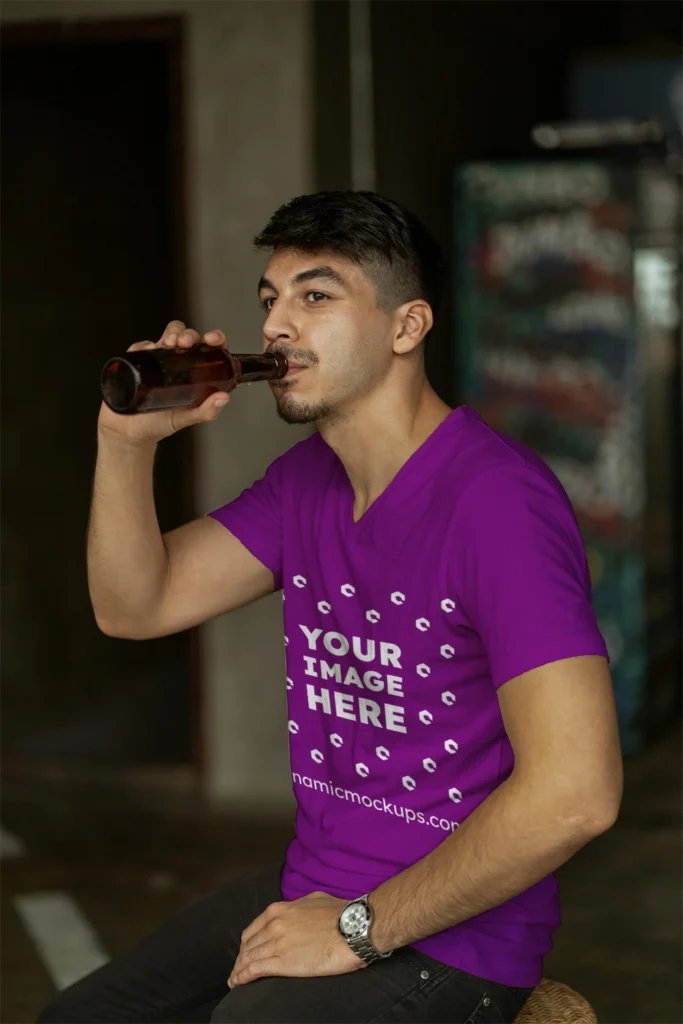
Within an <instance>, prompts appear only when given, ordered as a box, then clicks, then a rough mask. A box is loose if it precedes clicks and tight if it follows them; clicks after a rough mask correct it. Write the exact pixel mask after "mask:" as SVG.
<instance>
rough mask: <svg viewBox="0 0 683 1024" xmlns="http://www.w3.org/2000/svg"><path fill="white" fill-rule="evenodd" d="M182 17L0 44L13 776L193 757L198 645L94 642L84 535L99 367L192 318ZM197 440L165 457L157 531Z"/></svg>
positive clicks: (166, 447)
mask: <svg viewBox="0 0 683 1024" xmlns="http://www.w3.org/2000/svg"><path fill="white" fill-rule="evenodd" d="M182 41H183V22H182V19H181V18H164V19H156V20H155V19H149V20H138V21H132V22H126V21H122V20H119V21H116V22H110V23H106V22H102V23H83V22H81V23H75V24H74V23H69V24H66V23H64V24H62V23H51V24H43V25H14V26H4V27H3V37H2V69H1V81H2V118H1V121H2V124H1V132H2V147H3V163H4V168H3V175H2V211H3V216H2V228H1V231H2V236H1V242H2V255H3V258H2V322H3V323H2V326H3V348H2V370H3V373H2V385H1V386H2V486H3V497H4V501H3V507H2V547H3V551H2V587H3V606H4V608H3V611H4V614H3V617H2V652H3V665H2V671H3V681H2V700H3V711H2V748H3V758H4V759H5V760H6V761H9V762H12V763H17V762H19V763H37V762H41V761H45V760H46V761H49V762H58V763H65V762H72V763H73V762H81V761H85V762H92V761H95V762H99V763H106V764H109V765H113V766H125V767H130V766H137V765H150V764H154V765H183V764H188V763H192V762H193V761H194V759H195V753H196V742H195V731H196V730H195V724H196V722H197V720H198V716H197V712H196V703H197V702H196V699H195V698H196V692H197V675H198V666H197V642H196V635H195V633H194V632H185V633H180V634H178V635H176V636H171V637H165V638H162V639H158V640H149V641H146V642H144V643H140V642H135V641H126V640H118V639H114V638H111V637H107V636H104V634H102V633H101V632H100V631H99V629H98V627H97V625H96V623H95V621H94V616H93V613H92V609H91V606H90V600H89V596H88V589H87V578H86V562H85V532H86V525H87V519H88V510H89V502H90V492H91V485H92V475H93V470H94V465H95V456H96V421H97V413H98V409H99V405H100V393H99V371H100V367H101V366H102V364H103V362H104V360H105V359H106V358H107V357H109V356H110V355H113V354H114V353H116V352H120V351H122V350H124V349H126V348H127V347H128V346H129V345H131V344H132V343H133V342H134V341H139V340H142V339H145V338H152V339H156V338H158V337H159V335H160V334H161V332H162V330H163V327H164V326H165V324H166V323H167V321H169V320H171V319H176V318H179V319H183V320H185V321H186V322H189V320H190V314H189V310H188V301H187V286H186V272H185V261H184V254H185V251H186V239H185V232H184V216H183V203H184V195H183V193H184V187H183V145H182V95H181V91H182V82H181V77H182ZM191 442H192V438H191V435H190V432H188V431H185V432H182V433H181V434H179V435H178V436H176V437H173V438H169V439H167V440H166V441H164V442H163V444H162V445H160V448H159V455H158V461H157V467H156V477H155V479H156V487H155V491H156V498H157V512H158V516H159V521H160V526H161V529H162V532H163V531H166V530H169V529H173V528H174V527H176V526H179V525H180V524H181V523H183V522H186V521H187V520H188V519H190V518H192V517H193V515H194V508H193V490H194V488H193V458H192V445H191Z"/></svg>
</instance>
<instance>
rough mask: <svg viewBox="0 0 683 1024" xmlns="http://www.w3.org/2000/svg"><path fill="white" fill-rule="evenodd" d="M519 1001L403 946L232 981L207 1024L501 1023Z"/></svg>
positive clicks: (521, 997) (507, 992)
mask: <svg viewBox="0 0 683 1024" xmlns="http://www.w3.org/2000/svg"><path fill="white" fill-rule="evenodd" d="M524 999H525V996H524V995H523V994H520V995H518V996H515V994H514V990H509V989H505V988H504V987H503V986H501V985H496V984H495V983H491V982H487V981H485V980H484V979H482V978H475V977H474V976H473V975H470V974H466V973H465V972H464V971H459V970H457V969H456V968H454V967H448V966H446V965H445V964H442V963H440V962H439V961H438V960H434V959H432V957H428V956H426V955H425V954H424V953H419V952H418V951H417V950H413V949H410V948H409V947H404V948H403V949H399V950H396V952H395V953H394V954H393V956H391V957H389V958H388V959H387V960H380V961H377V962H375V963H374V964H370V965H369V966H368V967H364V968H363V969H362V970H360V971H354V972H353V973H351V974H340V975H336V976H333V977H323V978H259V979H258V980H257V981H252V982H249V984H247V985H238V986H237V988H234V989H232V990H231V991H230V992H229V993H228V994H227V995H226V997H225V998H224V999H222V1000H221V1002H220V1003H219V1004H218V1006H217V1007H216V1009H215V1010H214V1012H213V1014H212V1016H211V1024H366V1022H369V1021H375V1022H378V1024H379V1022H386V1024H390V1022H391V1024H410V1022H413V1024H441V1022H448V1024H470V1022H471V1024H505V1022H507V1021H510V1022H511V1021H513V1020H514V1018H515V1016H516V1014H517V1012H518V1010H519V1009H521V1007H522V1005H523V1003H524Z"/></svg>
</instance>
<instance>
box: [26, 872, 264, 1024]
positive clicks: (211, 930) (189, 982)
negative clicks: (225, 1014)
mask: <svg viewBox="0 0 683 1024" xmlns="http://www.w3.org/2000/svg"><path fill="white" fill-rule="evenodd" d="M281 870H282V867H281V865H278V866H276V867H274V868H270V869H268V870H266V871H259V872H255V873H253V874H250V875H247V876H242V877H240V878H235V879H231V880H230V881H229V882H226V883H225V884H224V885H221V886H220V887H219V888H218V889H216V890H214V891H213V892H211V893H208V894H207V895H206V896H202V897H200V899H198V900H195V901H194V902H193V903H190V904H189V905H188V906H186V907H183V908H182V909H181V910H178V911H176V912H175V913H174V914H173V915H172V916H171V917H170V918H169V919H168V921H166V922H165V924H163V925H162V926H161V927H160V928H158V929H157V930H156V931H154V932H152V934H151V935H147V936H146V937H145V938H143V939H141V940H140V941H139V942H137V943H136V944H135V945H134V946H133V947H132V948H131V949H130V950H128V951H127V952H126V953H123V954H122V955H121V956H118V957H115V958H114V959H113V960H111V961H110V962H109V963H108V964H105V966H104V967H100V968H99V969H98V970H97V971H93V972H92V974H89V975H87V976H86V977H85V978H82V979H81V980H80V981H77V982H76V983H75V984H74V985H71V986H70V987H69V988H67V989H65V990H64V991H63V992H60V993H59V995H58V996H57V997H56V998H55V999H54V1001H53V1002H52V1003H50V1005H49V1006H47V1007H46V1008H45V1009H44V1010H43V1012H42V1014H41V1015H40V1017H39V1018H38V1021H39V1022H40V1024H48V1022H64V1024H81V1022H87V1024H108V1022H126V1021H130V1022H135V1024H144V1022H147V1021H150V1022H151V1021H159V1022H160V1021H195V1016H194V1013H195V1008H197V1007H201V1006H203V1007H204V1008H205V1010H204V1012H205V1013H206V1016H205V1017H204V1020H206V1021H208V1020H209V1015H210V1012H211V1011H210V1009H208V1010H206V1006H207V1004H208V1005H209V1006H215V1005H216V1003H218V1002H219V1001H220V999H221V998H222V997H223V995H224V994H225V992H226V991H228V987H227V982H228V977H229V975H230V972H231V970H232V967H233V964H234V962H235V960H236V959H237V954H238V952H239V947H240V940H241V936H242V932H243V931H244V929H245V928H247V927H248V926H249V925H250V924H251V922H252V921H253V920H254V918H256V917H258V915H259V914H261V913H263V911H264V910H265V909H266V907H267V906H269V905H270V904H271V903H275V902H278V901H279V900H281V899H282V892H281V889H280V875H281ZM196 1024H199V1021H198V1020H197V1021H196Z"/></svg>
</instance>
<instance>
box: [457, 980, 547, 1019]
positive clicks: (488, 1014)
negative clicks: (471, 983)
mask: <svg viewBox="0 0 683 1024" xmlns="http://www.w3.org/2000/svg"><path fill="white" fill-rule="evenodd" d="M532 991H533V989H532V988H507V987H506V988H505V989H504V990H503V992H501V991H500V990H499V991H497V992H496V991H486V992H483V993H482V994H481V998H480V999H479V1002H478V1004H477V1006H476V1008H475V1009H474V1011H473V1012H472V1014H471V1015H470V1016H469V1017H468V1018H467V1021H466V1022H465V1024H513V1022H514V1021H515V1020H516V1018H517V1015H518V1013H519V1011H520V1010H521V1009H522V1007H523V1006H524V1004H525V1002H526V999H527V998H528V996H529V994H530V993H531V992H532Z"/></svg>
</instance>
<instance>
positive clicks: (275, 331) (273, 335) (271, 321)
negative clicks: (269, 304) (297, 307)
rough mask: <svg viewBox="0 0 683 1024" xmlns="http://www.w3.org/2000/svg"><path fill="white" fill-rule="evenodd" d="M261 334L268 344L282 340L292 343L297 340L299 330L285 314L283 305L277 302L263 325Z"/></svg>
mask: <svg viewBox="0 0 683 1024" xmlns="http://www.w3.org/2000/svg"><path fill="white" fill-rule="evenodd" d="M263 336H264V338H265V340H266V341H267V343H268V344H269V345H272V344H273V342H274V341H280V340H283V341H290V342H293V343H294V342H296V341H297V340H298V337H299V332H298V331H297V329H296V327H295V325H294V324H293V323H292V321H291V318H290V317H289V316H288V315H287V311H286V308H285V307H284V306H282V305H281V306H278V305H277V304H276V305H275V306H273V308H272V309H271V311H270V313H269V314H268V317H267V319H266V322H265V324H264V325H263Z"/></svg>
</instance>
